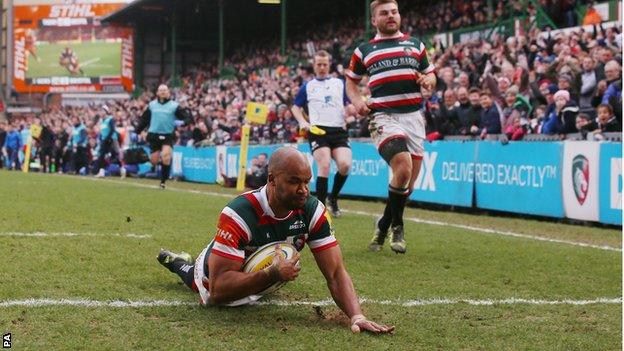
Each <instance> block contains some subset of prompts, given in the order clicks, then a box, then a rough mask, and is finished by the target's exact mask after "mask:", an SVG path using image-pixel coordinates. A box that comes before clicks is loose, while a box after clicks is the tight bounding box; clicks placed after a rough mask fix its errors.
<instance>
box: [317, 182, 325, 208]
mask: <svg viewBox="0 0 624 351" xmlns="http://www.w3.org/2000/svg"><path fill="white" fill-rule="evenodd" d="M316 198H317V199H319V201H320V202H322V203H323V204H325V199H326V198H327V177H316Z"/></svg>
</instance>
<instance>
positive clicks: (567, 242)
mask: <svg viewBox="0 0 624 351" xmlns="http://www.w3.org/2000/svg"><path fill="white" fill-rule="evenodd" d="M77 178H78V179H88V180H94V181H106V182H110V183H115V184H124V185H131V186H136V187H141V188H149V189H159V187H158V186H156V185H150V184H140V183H134V182H123V181H120V180H113V179H95V178H90V177H77ZM167 191H175V192H180V193H191V194H200V195H209V196H219V197H225V198H230V199H231V198H233V197H234V196H233V195H231V194H223V193H217V192H210V191H200V190H193V189H180V188H167ZM342 212H344V213H350V214H356V215H361V216H369V217H377V216H379V214H377V213H372V212H364V211H355V210H349V209H342ZM404 219H405V220H408V221H410V222H415V223H423V224H430V225H438V226H443V227H453V228H459V229H465V230H470V231H473V232H477V233H487V234H496V235H502V236H509V237H515V238H522V239H529V240H537V241H544V242H550V243H557V244H565V245H573V246H579V247H587V248H592V249H598V250H604V251H616V252H622V249H621V248H619V247H613V246H609V245H593V244H587V243H583V242H578V241H570V240H563V239H552V238H545V237H542V236H537V235H529V234H520V233H514V232H510V231H503V230H496V229H491V228H482V227H473V226H469V225H463V224H455V223H450V222H441V221H432V220H428V219H421V218H417V217H405V218H404Z"/></svg>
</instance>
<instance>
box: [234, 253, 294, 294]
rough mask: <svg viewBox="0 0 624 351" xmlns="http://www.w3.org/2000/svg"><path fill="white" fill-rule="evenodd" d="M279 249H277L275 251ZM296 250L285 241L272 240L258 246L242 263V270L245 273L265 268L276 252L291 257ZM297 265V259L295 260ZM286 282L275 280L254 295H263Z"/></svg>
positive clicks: (286, 257) (287, 257)
mask: <svg viewBox="0 0 624 351" xmlns="http://www.w3.org/2000/svg"><path fill="white" fill-rule="evenodd" d="M277 250H279V251H277ZM296 252H297V249H296V248H295V247H294V246H293V245H292V244H289V243H287V242H273V243H269V244H266V245H264V246H261V247H259V248H258V249H257V250H256V251H254V253H252V254H251V255H250V256H249V257H248V258H247V259H246V260H245V263H243V268H242V271H243V272H246V273H253V272H258V271H260V270H262V269H265V268H267V267H268V266H270V265H271V264H272V263H273V258H274V257H275V255H276V254H281V255H282V256H283V257H284V259H287V260H288V259H291V258H293V256H294V255H295V253H296ZM297 265H299V261H297ZM285 284H286V282H277V283H275V284H273V285H271V286H269V287H268V288H266V289H264V290H262V291H260V292H259V293H257V294H256V295H265V294H269V293H272V292H274V291H277V290H278V289H279V288H281V287H282V286H284V285H285Z"/></svg>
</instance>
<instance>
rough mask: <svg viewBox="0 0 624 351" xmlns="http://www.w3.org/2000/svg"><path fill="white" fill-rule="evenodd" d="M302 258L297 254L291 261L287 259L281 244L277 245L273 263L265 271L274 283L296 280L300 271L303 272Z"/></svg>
mask: <svg viewBox="0 0 624 351" xmlns="http://www.w3.org/2000/svg"><path fill="white" fill-rule="evenodd" d="M300 257H301V254H300V253H299V252H296V253H295V255H294V256H293V257H292V258H291V259H286V258H285V257H284V254H283V253H282V250H281V249H280V248H279V244H276V245H275V257H274V258H273V263H271V265H270V266H269V267H267V268H265V271H266V272H267V274H268V275H269V277H271V278H272V280H274V281H283V282H287V281H291V280H295V279H296V278H297V276H299V271H301V266H300V265H299V258H300Z"/></svg>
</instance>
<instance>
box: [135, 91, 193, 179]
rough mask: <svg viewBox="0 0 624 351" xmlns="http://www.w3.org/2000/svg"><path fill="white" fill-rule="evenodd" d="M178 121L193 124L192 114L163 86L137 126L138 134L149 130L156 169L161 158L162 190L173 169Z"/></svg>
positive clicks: (151, 156)
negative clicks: (174, 99)
mask: <svg viewBox="0 0 624 351" xmlns="http://www.w3.org/2000/svg"><path fill="white" fill-rule="evenodd" d="M176 119H177V120H181V121H183V124H185V125H188V124H189V123H190V122H191V114H190V113H189V111H188V109H185V108H182V107H180V104H179V103H177V102H176V101H173V100H171V93H170V92H169V88H168V87H167V86H166V85H164V84H161V85H159V86H158V90H157V91H156V99H154V100H152V101H151V102H150V103H149V104H148V105H147V109H145V112H143V115H141V118H140V120H139V125H138V126H137V129H136V132H137V134H139V133H141V132H142V131H143V130H144V129H145V128H148V129H147V138H146V139H147V142H148V143H149V146H150V149H151V151H152V154H151V155H150V162H151V163H152V165H153V166H154V167H156V164H158V159H159V156H160V159H161V162H160V166H161V170H160V188H161V189H165V182H166V181H167V179H168V178H169V171H170V169H171V152H172V147H173V142H174V140H175V134H174V133H175V128H176Z"/></svg>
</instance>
